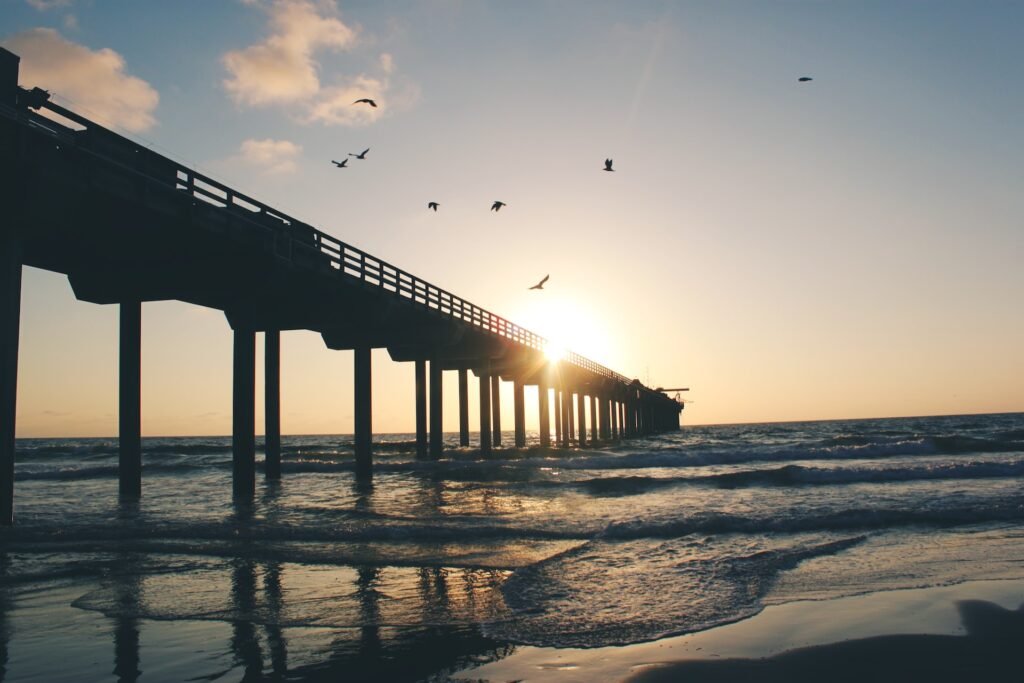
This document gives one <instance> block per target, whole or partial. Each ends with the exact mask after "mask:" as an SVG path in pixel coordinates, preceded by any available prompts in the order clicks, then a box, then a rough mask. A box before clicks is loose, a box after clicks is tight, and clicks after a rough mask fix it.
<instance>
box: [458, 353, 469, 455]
mask: <svg viewBox="0 0 1024 683" xmlns="http://www.w3.org/2000/svg"><path fill="white" fill-rule="evenodd" d="M459 445H460V446H463V447H465V446H468V445H469V371H468V370H467V369H466V368H459Z"/></svg>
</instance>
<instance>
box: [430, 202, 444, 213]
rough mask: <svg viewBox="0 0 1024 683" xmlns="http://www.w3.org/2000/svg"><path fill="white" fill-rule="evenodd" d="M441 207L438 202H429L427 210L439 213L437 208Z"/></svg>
mask: <svg viewBox="0 0 1024 683" xmlns="http://www.w3.org/2000/svg"><path fill="white" fill-rule="evenodd" d="M439 206H441V205H440V204H438V203H437V202H427V208H428V209H433V210H434V211H435V212H437V207H439Z"/></svg>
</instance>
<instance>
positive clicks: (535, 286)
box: [530, 275, 551, 289]
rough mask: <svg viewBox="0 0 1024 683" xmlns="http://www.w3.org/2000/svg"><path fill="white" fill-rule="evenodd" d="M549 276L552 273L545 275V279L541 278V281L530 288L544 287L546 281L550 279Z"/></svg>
mask: <svg viewBox="0 0 1024 683" xmlns="http://www.w3.org/2000/svg"><path fill="white" fill-rule="evenodd" d="M549 277H551V276H550V275H545V276H544V279H543V280H541V281H540V282H538V283H537V284H535V285H534V286H533V287H530V289H544V283H545V282H547V281H548V278H549Z"/></svg>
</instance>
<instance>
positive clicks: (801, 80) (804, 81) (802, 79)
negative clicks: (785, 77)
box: [796, 76, 814, 83]
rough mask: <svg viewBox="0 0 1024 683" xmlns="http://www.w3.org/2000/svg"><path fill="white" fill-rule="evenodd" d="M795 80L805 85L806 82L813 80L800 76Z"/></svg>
mask: <svg viewBox="0 0 1024 683" xmlns="http://www.w3.org/2000/svg"><path fill="white" fill-rule="evenodd" d="M796 80H798V81H800V82H801V83H806V82H807V81H813V80H814V79H813V78H811V77H810V76H801V77H800V78H798V79H796Z"/></svg>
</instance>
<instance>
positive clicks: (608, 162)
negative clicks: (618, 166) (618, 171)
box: [604, 159, 615, 173]
mask: <svg viewBox="0 0 1024 683" xmlns="http://www.w3.org/2000/svg"><path fill="white" fill-rule="evenodd" d="M604 170H606V171H611V172H612V173H614V172H615V169H614V168H612V160H611V159H605V160H604Z"/></svg>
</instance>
